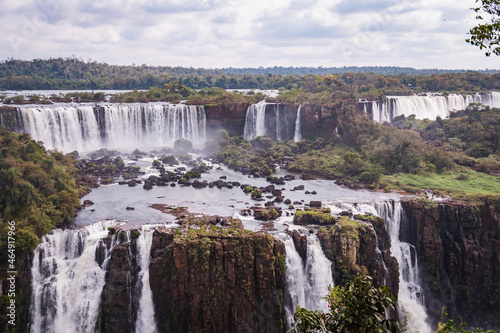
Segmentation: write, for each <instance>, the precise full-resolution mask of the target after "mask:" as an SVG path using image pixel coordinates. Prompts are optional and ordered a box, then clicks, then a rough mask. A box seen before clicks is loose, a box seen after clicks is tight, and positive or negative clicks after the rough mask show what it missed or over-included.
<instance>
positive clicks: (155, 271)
mask: <svg viewBox="0 0 500 333" xmlns="http://www.w3.org/2000/svg"><path fill="white" fill-rule="evenodd" d="M151 253H152V259H151V266H150V282H151V290H152V292H153V303H154V306H155V313H156V318H157V323H158V328H159V330H160V331H161V332H167V331H168V332H202V331H203V332H265V331H270V332H282V331H284V330H285V326H286V325H285V318H284V312H283V292H284V288H285V286H284V276H285V271H284V267H285V249H284V245H283V244H282V243H280V242H278V241H276V240H274V238H273V237H272V236H270V235H267V234H253V233H252V234H250V235H243V236H230V237H224V236H212V237H195V238H186V237H176V236H174V235H173V234H167V233H160V232H155V233H154V236H153V245H152V248H151Z"/></svg>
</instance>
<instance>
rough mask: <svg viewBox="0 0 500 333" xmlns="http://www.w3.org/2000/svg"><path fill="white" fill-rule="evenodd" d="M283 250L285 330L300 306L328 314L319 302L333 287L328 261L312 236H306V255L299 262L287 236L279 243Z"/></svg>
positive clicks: (326, 306) (298, 256)
mask: <svg viewBox="0 0 500 333" xmlns="http://www.w3.org/2000/svg"><path fill="white" fill-rule="evenodd" d="M283 242H284V243H285V250H286V274H285V275H286V288H287V294H288V297H289V302H288V304H287V306H286V307H285V314H286V318H287V323H288V325H289V328H290V326H291V324H292V323H293V313H294V312H295V310H296V309H297V307H298V306H299V305H300V306H301V307H305V308H306V309H308V310H322V311H328V303H327V301H326V300H324V299H321V298H322V297H325V296H326V295H327V294H328V286H329V285H331V286H333V278H332V269H331V262H330V261H329V260H328V259H327V258H326V257H325V254H324V253H323V250H322V249H321V245H320V243H319V240H318V238H317V236H316V235H314V234H309V235H308V236H307V255H306V260H305V262H303V260H302V258H301V257H300V255H299V254H298V252H297V250H296V249H295V245H294V243H293V240H292V238H291V237H290V236H288V235H287V238H285V239H284V240H283Z"/></svg>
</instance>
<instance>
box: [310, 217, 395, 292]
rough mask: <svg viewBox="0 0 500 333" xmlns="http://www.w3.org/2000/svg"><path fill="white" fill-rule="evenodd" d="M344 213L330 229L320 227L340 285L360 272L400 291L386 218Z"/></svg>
mask: <svg viewBox="0 0 500 333" xmlns="http://www.w3.org/2000/svg"><path fill="white" fill-rule="evenodd" d="M354 218H355V220H350V219H349V218H346V217H342V218H341V219H340V220H339V221H338V222H337V223H336V224H335V225H334V226H332V227H330V228H329V229H328V230H327V229H324V228H320V229H319V231H318V238H319V239H320V242H321V246H322V247H323V251H324V252H325V255H326V257H327V258H328V259H330V261H331V262H332V274H333V279H334V281H335V284H336V285H344V284H345V283H346V282H347V281H350V280H352V279H353V278H354V277H356V275H357V274H358V273H361V274H364V275H366V274H369V275H370V276H372V278H373V282H374V283H375V285H378V286H380V285H387V286H388V287H390V288H391V292H392V293H394V294H396V295H397V294H398V290H399V272H398V267H397V261H396V259H395V258H394V257H392V256H391V251H390V246H391V245H390V240H389V234H388V233H387V230H386V228H385V225H384V220H383V219H382V218H378V217H375V216H355V217H354Z"/></svg>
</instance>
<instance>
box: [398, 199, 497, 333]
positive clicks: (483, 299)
mask: <svg viewBox="0 0 500 333" xmlns="http://www.w3.org/2000/svg"><path fill="white" fill-rule="evenodd" d="M402 204H403V208H404V211H405V213H406V215H407V223H406V228H405V229H403V230H402V233H401V237H402V238H403V240H404V241H407V242H410V243H411V244H413V245H414V246H415V247H416V249H417V254H418V259H419V262H420V263H423V264H422V265H421V266H423V267H422V270H423V276H424V278H425V282H426V283H425V284H426V285H427V287H428V290H427V291H426V298H425V299H426V306H427V308H428V313H429V314H430V315H431V316H433V317H434V319H438V317H439V315H440V313H441V308H442V307H443V306H446V307H447V308H448V313H450V315H452V316H454V317H455V318H456V317H458V315H460V316H461V317H462V318H463V320H464V321H465V322H467V324H468V325H472V326H480V327H485V326H487V327H498V326H499V325H500V316H499V315H498V309H499V308H500V278H499V276H500V202H498V200H493V199H484V200H483V201H482V202H477V203H466V202H461V201H447V202H441V203H437V202H432V201H428V200H423V199H414V200H404V201H403V202H402Z"/></svg>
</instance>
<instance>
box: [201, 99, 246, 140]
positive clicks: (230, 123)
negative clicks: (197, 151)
mask: <svg viewBox="0 0 500 333" xmlns="http://www.w3.org/2000/svg"><path fill="white" fill-rule="evenodd" d="M247 108H248V104H247V103H229V104H224V105H219V104H214V105H205V112H206V115H207V136H208V137H213V134H214V133H215V132H217V131H218V130H221V129H224V130H226V131H227V132H228V133H229V135H230V136H236V135H243V129H244V128H245V117H246V114H247Z"/></svg>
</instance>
